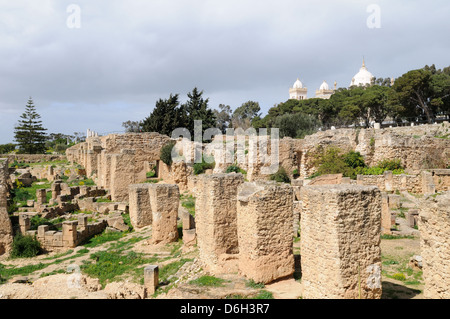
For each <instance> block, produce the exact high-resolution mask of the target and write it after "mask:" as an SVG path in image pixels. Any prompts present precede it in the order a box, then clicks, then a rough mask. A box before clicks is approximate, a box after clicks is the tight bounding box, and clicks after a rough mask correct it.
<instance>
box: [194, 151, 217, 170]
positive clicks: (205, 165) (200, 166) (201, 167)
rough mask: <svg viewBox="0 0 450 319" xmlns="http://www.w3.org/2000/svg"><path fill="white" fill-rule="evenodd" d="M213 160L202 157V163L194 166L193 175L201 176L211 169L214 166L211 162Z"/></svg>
mask: <svg viewBox="0 0 450 319" xmlns="http://www.w3.org/2000/svg"><path fill="white" fill-rule="evenodd" d="M205 158H206V160H208V162H207V161H206V160H205ZM213 159H214V158H213V157H208V156H206V155H205V156H204V157H203V156H202V162H201V163H195V164H194V175H199V174H203V173H204V172H205V171H206V170H207V169H213V168H214V167H215V165H216V163H214V162H212V160H213Z"/></svg>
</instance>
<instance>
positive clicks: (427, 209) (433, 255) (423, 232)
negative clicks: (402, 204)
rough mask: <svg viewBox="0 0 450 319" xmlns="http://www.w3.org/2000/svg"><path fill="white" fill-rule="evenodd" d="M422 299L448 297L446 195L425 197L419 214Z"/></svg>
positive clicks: (449, 207)
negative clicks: (425, 199) (422, 283)
mask: <svg viewBox="0 0 450 319" xmlns="http://www.w3.org/2000/svg"><path fill="white" fill-rule="evenodd" d="M419 229H420V250H421V256H422V258H423V279H424V281H425V288H424V297H425V298H432V299H449V298H450V290H449V287H450V267H449V260H450V246H449V238H450V192H446V193H444V194H442V195H438V196H436V197H434V198H433V197H428V200H427V201H424V202H423V204H422V205H421V209H420V213H419Z"/></svg>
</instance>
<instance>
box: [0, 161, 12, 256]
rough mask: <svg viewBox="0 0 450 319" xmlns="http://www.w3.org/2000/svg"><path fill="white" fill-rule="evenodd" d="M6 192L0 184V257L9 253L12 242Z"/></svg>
mask: <svg viewBox="0 0 450 319" xmlns="http://www.w3.org/2000/svg"><path fill="white" fill-rule="evenodd" d="M0 169H1V167H0ZM6 192H7V189H6V187H5V186H3V185H2V184H0V256H1V255H3V254H5V253H9V252H10V250H11V245H12V241H13V230H12V225H11V220H10V219H9V216H8V209H7V197H6Z"/></svg>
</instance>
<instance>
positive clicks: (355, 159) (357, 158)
mask: <svg viewBox="0 0 450 319" xmlns="http://www.w3.org/2000/svg"><path fill="white" fill-rule="evenodd" d="M344 161H345V163H346V164H347V166H348V167H351V168H357V167H366V163H364V157H363V156H362V155H361V154H360V153H359V152H355V151H350V152H348V153H346V154H344Z"/></svg>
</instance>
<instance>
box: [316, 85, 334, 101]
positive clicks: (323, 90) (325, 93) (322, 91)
mask: <svg viewBox="0 0 450 319" xmlns="http://www.w3.org/2000/svg"><path fill="white" fill-rule="evenodd" d="M336 86H337V83H336V81H334V90H330V87H329V86H328V83H327V82H326V81H323V83H322V85H321V86H320V88H319V89H318V90H316V98H320V99H329V98H330V97H331V95H333V93H334V92H335V91H336Z"/></svg>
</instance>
